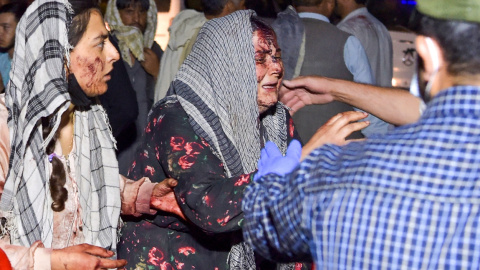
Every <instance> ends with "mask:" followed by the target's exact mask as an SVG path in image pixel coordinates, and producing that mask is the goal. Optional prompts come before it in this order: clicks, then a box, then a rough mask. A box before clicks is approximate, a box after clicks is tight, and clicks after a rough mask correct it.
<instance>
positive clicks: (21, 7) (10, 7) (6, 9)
mask: <svg viewBox="0 0 480 270" xmlns="http://www.w3.org/2000/svg"><path fill="white" fill-rule="evenodd" d="M27 7H28V5H27V3H25V2H23V1H20V2H12V3H9V4H5V5H3V6H1V7H0V14H2V13H13V14H14V15H15V20H16V21H17V22H18V21H20V18H22V16H23V14H24V13H25V11H26V10H27Z"/></svg>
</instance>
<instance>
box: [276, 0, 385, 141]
mask: <svg viewBox="0 0 480 270" xmlns="http://www.w3.org/2000/svg"><path fill="white" fill-rule="evenodd" d="M293 5H294V7H291V6H290V7H288V8H287V9H286V10H285V11H284V12H281V13H280V14H279V15H278V17H277V19H276V20H275V22H274V23H273V25H272V26H273V27H274V29H275V31H276V33H277V34H278V36H279V45H280V47H281V48H282V53H283V56H284V59H285V78H286V79H292V78H295V77H297V76H307V75H321V76H328V77H333V78H339V79H345V80H351V81H355V82H361V83H368V84H373V83H374V82H375V80H374V77H373V75H372V71H371V69H370V64H369V62H368V58H367V55H366V54H365V50H364V49H363V47H362V45H361V44H360V42H359V40H358V39H357V38H356V37H355V36H353V35H351V34H348V33H346V32H343V31H341V30H339V29H338V28H336V27H335V26H333V25H332V24H331V23H330V21H329V19H328V18H329V17H330V16H331V15H332V13H333V10H334V7H335V1H334V0H295V1H293ZM325 36H328V37H329V38H328V39H327V38H324V37H325ZM353 109H354V108H353V107H352V106H351V105H348V104H346V103H342V102H338V101H334V102H331V103H328V104H322V105H318V104H315V105H313V104H312V105H309V106H306V107H304V108H302V109H300V110H297V111H295V112H294V113H293V112H292V113H293V120H294V122H295V125H296V127H297V129H298V132H299V135H300V137H301V138H302V141H303V142H307V141H309V140H310V138H311V137H312V136H313V134H315V132H316V130H317V129H318V128H319V127H320V126H322V125H323V124H324V123H325V122H326V121H328V119H330V118H331V117H333V116H334V115H336V114H338V113H340V112H345V111H350V110H353ZM368 119H369V120H370V122H371V125H369V126H368V127H367V128H366V129H365V130H363V131H362V133H360V132H357V133H354V134H353V135H352V138H362V137H363V135H366V136H370V135H372V134H376V133H380V134H381V133H385V132H386V131H387V130H388V124H387V123H385V122H383V121H381V120H379V119H377V118H375V117H374V116H373V115H370V116H369V117H368Z"/></svg>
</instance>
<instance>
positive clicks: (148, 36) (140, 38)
mask: <svg viewBox="0 0 480 270" xmlns="http://www.w3.org/2000/svg"><path fill="white" fill-rule="evenodd" d="M105 20H106V21H107V22H108V23H109V25H110V27H111V30H112V35H113V37H114V41H116V42H117V43H118V45H119V48H120V54H121V57H122V60H123V61H122V62H123V64H124V65H125V68H126V70H127V73H128V77H129V78H130V83H131V85H132V86H133V89H134V90H135V94H136V100H137V104H138V116H137V118H136V120H135V121H134V122H133V123H131V125H130V126H128V127H126V128H125V130H124V132H122V133H121V134H119V135H118V136H117V137H116V139H117V149H118V150H117V158H118V163H119V168H121V169H120V173H121V174H123V175H126V173H127V169H128V168H129V167H130V166H131V165H132V161H133V157H134V156H135V153H136V152H135V151H136V148H137V146H138V141H139V139H140V137H141V135H142V133H143V129H144V128H145V126H146V121H147V115H148V112H149V111H150V108H151V107H152V104H153V91H154V87H155V81H156V77H157V74H158V71H159V67H160V59H161V57H162V54H163V51H162V49H161V48H160V46H159V45H158V44H157V43H156V42H155V41H154V37H155V31H156V27H157V7H156V5H155V1H153V0H110V1H109V2H108V5H107V11H106V13H105ZM121 79H122V78H119V77H112V80H121ZM112 83H114V82H112ZM116 98H120V99H122V98H129V97H128V96H127V97H118V96H117V97H116Z"/></svg>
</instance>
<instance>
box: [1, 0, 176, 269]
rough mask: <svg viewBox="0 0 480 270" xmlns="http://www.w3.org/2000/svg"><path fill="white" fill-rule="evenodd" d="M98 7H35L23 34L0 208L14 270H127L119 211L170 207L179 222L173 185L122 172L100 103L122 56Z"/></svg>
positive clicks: (77, 2) (10, 99) (79, 0)
mask: <svg viewBox="0 0 480 270" xmlns="http://www.w3.org/2000/svg"><path fill="white" fill-rule="evenodd" d="M95 2H96V1H93V0H92V1H85V0H70V1H65V0H56V1H55V0H48V1H47V0H37V1H35V2H33V3H32V4H31V6H30V7H29V8H28V9H27V11H26V13H25V14H24V16H23V17H22V18H21V20H20V21H19V23H18V26H17V39H16V42H15V47H16V49H15V53H14V57H13V63H12V72H11V73H10V74H11V78H10V82H9V84H8V88H7V90H6V105H7V108H8V110H9V121H8V130H9V137H10V143H8V142H6V143H5V141H4V142H2V143H5V144H7V143H8V147H7V149H8V148H11V157H10V158H9V160H10V165H11V167H10V168H9V172H8V175H7V180H6V181H4V182H2V183H1V184H2V185H3V184H5V185H4V189H3V192H2V194H1V201H0V209H1V211H0V219H1V223H0V225H1V226H0V248H1V249H3V250H4V251H5V253H6V254H7V256H8V258H9V260H10V261H11V263H12V266H13V268H14V269H27V268H34V269H72V268H78V267H79V266H81V267H82V269H98V268H117V267H122V266H123V265H125V263H126V262H125V261H124V260H117V259H116V257H115V250H116V242H117V229H118V225H119V216H120V212H122V213H123V214H124V215H128V214H130V215H141V214H142V213H149V214H151V213H153V212H154V211H155V209H163V210H168V209H167V208H163V206H165V205H169V207H168V208H169V209H172V208H170V206H172V207H173V208H174V207H175V206H176V207H177V210H178V212H177V213H179V214H180V215H181V212H180V210H179V209H178V206H177V203H176V201H175V199H174V196H173V192H172V188H173V186H174V183H173V184H172V181H173V182H174V180H172V179H170V180H168V181H166V182H162V183H160V184H153V183H150V181H149V180H148V179H143V180H140V181H131V180H128V179H126V178H124V177H121V176H119V174H118V168H117V161H116V158H115V152H114V143H113V137H112V134H111V132H110V129H109V128H108V119H107V117H106V114H105V112H104V110H103V108H102V106H101V105H100V103H99V101H98V99H97V98H96V97H97V96H98V95H100V94H102V93H104V92H105V91H106V90H107V81H108V80H109V79H110V72H111V70H112V66H113V63H114V62H115V61H117V60H118V59H119V55H118V52H117V51H116V49H115V48H114V47H113V45H112V44H111V43H110V41H109V40H108V31H107V29H106V28H105V23H104V20H103V17H102V14H101V12H100V10H99V9H98V8H97V5H96V3H95ZM2 132H4V130H3V129H2ZM2 159H3V157H2ZM139 191H141V192H139ZM164 191H166V192H167V193H170V194H171V195H170V196H169V197H168V196H167V197H165V196H164V195H166V194H167V193H165V192H164ZM160 193H161V194H160ZM158 195H159V196H158ZM167 198H168V199H167ZM165 199H167V200H168V201H169V203H167V204H165V202H167V200H165Z"/></svg>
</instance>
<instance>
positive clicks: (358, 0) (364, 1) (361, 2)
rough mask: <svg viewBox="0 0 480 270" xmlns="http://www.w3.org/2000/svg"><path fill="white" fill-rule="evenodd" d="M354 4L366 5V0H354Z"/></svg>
mask: <svg viewBox="0 0 480 270" xmlns="http://www.w3.org/2000/svg"><path fill="white" fill-rule="evenodd" d="M355 3H357V4H359V5H366V4H367V0H355Z"/></svg>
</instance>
